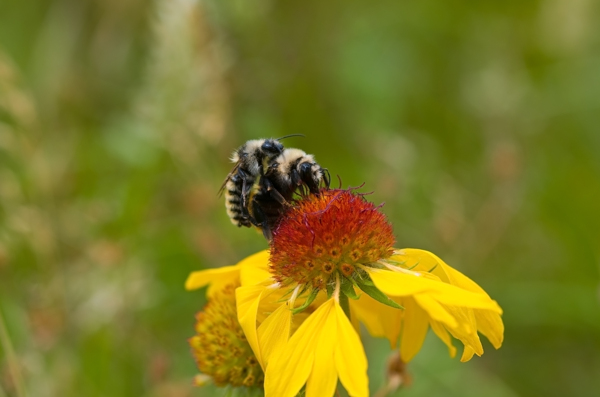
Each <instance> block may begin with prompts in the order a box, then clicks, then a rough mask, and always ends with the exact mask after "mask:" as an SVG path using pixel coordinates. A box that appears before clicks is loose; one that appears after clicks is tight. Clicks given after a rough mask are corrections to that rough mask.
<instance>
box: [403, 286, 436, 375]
mask: <svg viewBox="0 0 600 397" xmlns="http://www.w3.org/2000/svg"><path fill="white" fill-rule="evenodd" d="M402 306H404V316H403V319H402V339H401V340H400V358H402V361H404V362H405V363H407V362H409V361H410V360H412V359H413V357H414V356H415V354H417V353H418V352H419V350H421V346H423V341H424V340H425V336H426V335H427V330H428V329H429V316H428V315H427V313H426V312H425V311H424V310H423V309H421V307H420V306H419V305H417V303H416V302H415V300H414V299H412V298H405V299H403V301H402Z"/></svg>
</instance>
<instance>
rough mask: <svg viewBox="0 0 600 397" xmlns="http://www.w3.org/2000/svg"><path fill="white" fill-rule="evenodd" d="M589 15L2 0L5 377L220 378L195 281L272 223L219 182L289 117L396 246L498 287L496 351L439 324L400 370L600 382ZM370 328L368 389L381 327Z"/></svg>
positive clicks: (501, 380)
mask: <svg viewBox="0 0 600 397" xmlns="http://www.w3.org/2000/svg"><path fill="white" fill-rule="evenodd" d="M599 17H600V4H599V3H598V2H595V1H593V0H545V1H542V0H534V1H527V2H524V1H517V0H509V1H502V2H499V1H495V2H494V1H479V2H477V1H453V2H445V1H441V0H437V1H434V0H422V1H409V0H403V1H380V2H367V1H348V0H346V1H341V0H331V1H318V0H308V1H302V2H297V1H276V0H253V1H248V0H225V1H194V0H155V1H147V0H91V1H81V0H52V1H43V0H30V1H18V0H2V2H0V313H1V316H2V322H3V323H4V325H5V327H4V328H6V331H7V332H5V333H2V332H0V336H1V342H2V343H0V385H1V388H0V396H2V397H6V396H17V395H20V396H22V395H25V393H26V395H28V396H32V397H38V396H39V397H44V396H92V397H94V396H167V397H179V396H182V397H183V396H212V395H218V394H216V392H215V390H212V389H195V388H193V387H192V377H193V376H194V374H196V368H195V364H194V362H193V360H192V358H191V355H190V353H189V348H188V346H187V343H186V339H187V338H188V337H189V336H191V335H192V333H193V322H194V317H193V316H194V313H195V312H196V311H197V310H199V309H200V308H201V307H202V305H203V304H204V298H203V291H196V292H193V293H190V292H186V291H184V289H183V283H184V280H185V278H186V276H187V274H188V273H189V272H190V271H193V270H196V269H201V268H206V267H215V266H223V265H231V264H234V263H236V262H237V261H238V260H240V259H242V258H244V257H245V256H246V255H248V254H250V253H253V252H256V251H257V250H260V249H263V248H265V247H266V243H265V241H264V239H263V238H262V236H261V235H260V234H258V233H256V232H254V231H252V230H248V229H238V228H236V227H234V226H232V225H231V224H230V223H229V220H228V218H227V216H226V214H225V210H224V205H223V199H222V198H219V197H217V191H218V189H219V187H220V185H221V183H222V181H223V179H224V178H225V176H226V175H227V172H228V171H229V169H230V167H231V164H230V163H229V162H228V157H229V155H230V153H231V151H232V150H233V149H234V148H236V147H237V146H239V145H241V144H242V143H243V142H245V141H246V140H247V139H251V138H259V137H278V136H282V135H285V134H295V133H299V134H304V135H305V136H306V137H305V138H290V139H288V140H286V141H285V143H286V145H288V146H297V147H301V148H302V149H304V150H305V151H307V152H308V153H313V154H315V156H316V158H317V159H318V161H319V162H320V163H321V164H322V165H323V166H324V167H327V168H328V169H329V170H330V172H331V174H332V175H333V176H334V178H333V179H334V180H337V178H336V177H335V176H336V175H340V176H341V178H342V181H343V185H344V186H349V185H351V186H356V185H359V184H362V183H363V182H364V183H365V184H366V185H365V187H364V191H371V190H373V191H374V193H373V194H372V195H371V196H370V199H371V200H373V201H374V202H376V203H380V202H385V203H386V204H385V207H384V212H385V213H386V214H388V216H389V218H390V220H391V221H392V222H393V224H394V229H395V233H396V237H397V241H398V243H397V246H398V247H416V248H423V249H428V250H430V251H433V252H435V253H437V254H438V255H440V256H441V257H442V258H444V259H445V260H446V261H447V262H448V263H449V264H451V265H452V266H454V267H456V268H457V269H459V270H461V271H462V272H464V273H466V274H467V275H469V276H470V277H471V278H473V279H474V280H476V281H477V282H478V283H479V284H480V285H482V286H483V287H484V288H485V289H486V290H487V291H489V293H490V294H491V295H492V297H494V298H495V299H497V300H498V301H499V302H500V304H501V305H502V306H503V308H504V310H505V315H504V321H505V324H506V339H505V344H504V346H503V347H502V348H501V349H500V350H498V351H495V350H494V349H493V348H492V347H491V345H490V344H489V343H487V342H485V343H484V348H485V349H486V353H485V354H484V356H483V357H481V358H474V359H473V360H472V361H470V362H469V363H466V364H462V363H460V362H459V361H458V359H455V360H451V359H450V358H449V357H448V354H447V349H446V348H445V347H444V346H443V344H442V343H441V342H440V341H439V340H437V339H436V338H435V337H434V336H433V335H430V336H429V337H428V339H427V341H426V343H425V346H424V348H423V350H422V351H421V353H420V354H419V355H418V356H417V358H416V359H415V360H414V361H413V362H412V363H411V364H410V366H409V372H410V373H411V376H412V385H411V386H410V387H408V388H405V389H403V390H401V391H399V392H398V393H397V394H395V395H398V396H424V395H427V396H482V395H485V396H498V397H505V396H595V395H597V393H598V390H600V376H599V375H600V307H599V306H600V289H599V283H598V279H599V277H598V273H599V265H600V261H599V256H600V249H599V241H600V227H599V226H600V208H599V204H598V203H599V202H600V200H599V198H600V131H599V124H600V117H599V115H600V29H599V28H598V26H600V25H599V22H600V18H599ZM334 185H337V182H336V183H334ZM0 331H1V330H0ZM365 345H366V346H367V349H368V351H369V360H370V376H371V388H372V392H375V391H376V390H377V389H378V388H379V387H380V386H381V385H382V384H383V381H384V373H383V366H384V362H385V360H386V357H387V355H388V353H389V348H388V346H387V344H386V343H385V342H383V341H377V340H372V339H369V338H365ZM11 346H12V348H11ZM15 372H16V376H15ZM19 378H20V379H21V382H15V379H19ZM19 383H20V385H21V386H19ZM19 387H22V388H23V389H25V392H24V393H20V394H18V390H19Z"/></svg>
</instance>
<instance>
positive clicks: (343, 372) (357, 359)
mask: <svg viewBox="0 0 600 397" xmlns="http://www.w3.org/2000/svg"><path fill="white" fill-rule="evenodd" d="M335 317H336V321H337V334H335V335H331V338H334V339H336V340H337V342H336V345H335V346H336V349H335V367H336V368H337V372H338V374H339V377H340V381H341V382H342V384H343V385H344V387H345V388H346V391H347V392H348V394H349V395H350V396H352V397H363V396H364V397H366V396H368V395H369V379H368V377H367V357H366V355H365V351H364V349H363V346H362V343H361V341H360V338H359V336H358V334H357V333H356V331H355V330H354V328H353V327H352V324H350V321H348V318H347V317H346V315H345V314H344V311H343V310H342V308H341V307H340V305H339V304H338V303H337V302H335ZM323 332H327V331H325V330H324V331H323ZM323 395H325V394H323ZM307 397H308V396H307Z"/></svg>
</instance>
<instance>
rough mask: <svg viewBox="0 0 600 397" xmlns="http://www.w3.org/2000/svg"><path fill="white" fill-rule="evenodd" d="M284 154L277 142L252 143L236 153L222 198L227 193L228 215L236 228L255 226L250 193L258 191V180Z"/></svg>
mask: <svg viewBox="0 0 600 397" xmlns="http://www.w3.org/2000/svg"><path fill="white" fill-rule="evenodd" d="M284 138H285V137H284ZM279 139H283V138H279ZM281 153H283V145H282V144H281V142H279V140H278V139H255V140H251V141H248V142H246V143H245V144H243V145H242V146H240V147H239V148H238V149H237V150H236V151H234V152H233V154H232V156H231V161H232V162H233V163H235V165H234V167H233V169H232V170H231V172H230V173H229V175H227V178H225V181H224V182H223V185H222V186H221V189H220V190H219V194H222V193H223V192H225V207H226V209H227V215H229V218H230V219H231V222H232V223H233V224H234V225H237V226H238V227H241V226H245V227H250V226H252V224H253V222H252V220H251V217H250V215H249V213H248V205H249V196H250V192H251V191H252V190H253V188H255V185H256V183H257V182H258V178H259V177H260V176H261V175H263V174H264V170H265V169H267V168H268V166H269V164H270V163H271V162H272V160H273V159H274V158H276V157H277V156H279V155H280V154H281Z"/></svg>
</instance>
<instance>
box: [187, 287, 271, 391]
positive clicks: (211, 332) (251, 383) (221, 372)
mask: <svg viewBox="0 0 600 397" xmlns="http://www.w3.org/2000/svg"><path fill="white" fill-rule="evenodd" d="M236 287H237V285H234V284H230V285H227V286H226V287H225V288H224V289H223V290H221V291H219V292H218V293H216V294H215V295H214V296H212V297H211V298H210V300H209V302H208V303H207V304H206V306H205V307H204V309H203V311H202V312H200V313H198V314H197V315H196V326H195V330H196V335H194V336H193V337H191V338H190V339H189V340H188V342H189V344H190V347H191V348H192V354H193V355H194V358H195V359H196V364H197V365H198V369H199V370H200V372H202V373H203V374H205V375H207V376H209V377H210V378H212V380H213V382H214V383H215V384H216V385H217V386H227V385H231V386H234V387H238V386H246V387H262V385H263V380H264V375H263V372H262V369H261V367H260V364H259V363H258V360H257V359H256V357H255V356H254V353H253V352H252V349H251V348H250V345H249V344H248V341H247V340H246V337H245V336H244V332H243V330H242V328H241V326H240V324H239V322H238V320H237V313H236V304H235V288H236Z"/></svg>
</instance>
